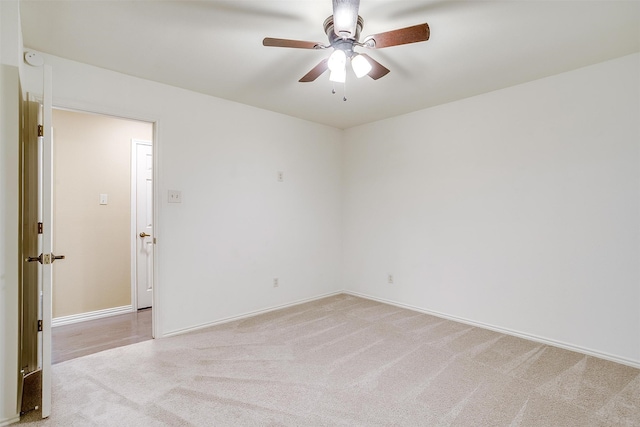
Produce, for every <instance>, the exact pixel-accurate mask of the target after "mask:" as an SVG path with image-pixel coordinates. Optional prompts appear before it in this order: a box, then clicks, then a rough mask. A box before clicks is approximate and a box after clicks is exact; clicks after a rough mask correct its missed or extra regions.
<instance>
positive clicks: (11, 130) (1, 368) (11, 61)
mask: <svg viewBox="0 0 640 427" xmlns="http://www.w3.org/2000/svg"><path fill="white" fill-rule="evenodd" d="M19 23H20V19H19V7H18V2H17V1H14V0H7V1H0V351H1V353H2V357H0V425H3V424H5V423H8V422H11V421H14V420H16V419H17V417H18V408H17V395H16V390H17V385H18V325H19V322H18V277H19V273H18V268H19V265H20V262H19V255H18V212H19V210H18V188H19V115H18V112H19V102H20V78H19V75H20V74H19V71H20V65H19V64H20V47H21V45H22V37H21V33H20V24H19Z"/></svg>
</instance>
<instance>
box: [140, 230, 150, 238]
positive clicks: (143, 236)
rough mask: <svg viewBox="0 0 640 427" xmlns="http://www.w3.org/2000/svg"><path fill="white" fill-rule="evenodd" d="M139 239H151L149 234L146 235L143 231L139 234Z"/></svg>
mask: <svg viewBox="0 0 640 427" xmlns="http://www.w3.org/2000/svg"><path fill="white" fill-rule="evenodd" d="M140 237H142V238H143V239H144V238H145V237H151V234H147V233H145V232H144V231H143V232H142V233H140Z"/></svg>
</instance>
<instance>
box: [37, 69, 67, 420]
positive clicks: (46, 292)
mask: <svg viewBox="0 0 640 427" xmlns="http://www.w3.org/2000/svg"><path fill="white" fill-rule="evenodd" d="M43 71H44V79H43V80H44V85H43V96H42V98H43V101H42V104H43V123H44V129H43V131H44V132H43V133H44V135H43V140H42V222H43V231H42V253H43V254H44V257H45V260H44V262H43V263H42V418H46V417H48V416H49V415H50V414H51V320H52V318H53V315H52V305H51V304H52V301H51V291H52V290H51V288H52V285H53V262H54V261H55V260H56V258H64V256H59V257H56V256H55V255H54V254H53V135H52V129H53V128H52V115H53V113H52V103H51V98H52V77H51V75H52V72H51V66H50V65H45V66H44V70H43ZM47 255H49V259H48V260H47ZM47 261H48V262H47Z"/></svg>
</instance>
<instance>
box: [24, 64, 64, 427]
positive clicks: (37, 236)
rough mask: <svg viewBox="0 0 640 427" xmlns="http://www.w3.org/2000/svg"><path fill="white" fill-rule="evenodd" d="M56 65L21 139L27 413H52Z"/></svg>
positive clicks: (32, 102)
mask: <svg viewBox="0 0 640 427" xmlns="http://www.w3.org/2000/svg"><path fill="white" fill-rule="evenodd" d="M51 74H52V73H51V66H48V65H45V66H44V67H43V75H44V77H43V79H44V86H43V94H42V96H41V97H38V96H33V95H29V96H28V98H27V101H26V103H25V106H24V109H23V120H24V121H25V123H24V124H25V131H24V134H23V139H22V144H23V146H22V169H23V177H22V179H23V181H22V215H23V216H22V245H21V247H22V258H23V268H22V277H23V283H22V287H21V288H22V292H21V305H22V307H21V314H22V315H21V352H20V367H21V372H22V378H23V381H22V383H21V385H22V386H23V387H22V389H21V393H20V397H21V407H22V411H23V412H24V411H28V410H32V409H36V408H37V407H38V406H40V407H41V410H42V417H43V418H46V417H48V416H49V415H50V414H51V317H52V314H51V287H52V277H53V276H52V272H53V263H54V261H55V260H57V259H64V256H56V255H54V254H53V138H52V134H51V133H52V130H51V129H52V128H51V120H52V109H51V94H52V93H51V83H52V77H51Z"/></svg>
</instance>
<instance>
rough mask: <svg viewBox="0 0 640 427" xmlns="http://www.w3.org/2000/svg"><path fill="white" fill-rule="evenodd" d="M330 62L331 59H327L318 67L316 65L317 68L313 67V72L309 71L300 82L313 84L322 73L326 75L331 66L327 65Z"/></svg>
mask: <svg viewBox="0 0 640 427" xmlns="http://www.w3.org/2000/svg"><path fill="white" fill-rule="evenodd" d="M328 62H329V58H325V59H323V60H322V61H320V63H319V64H318V65H316V66H315V67H313V68H312V69H311V71H309V72H308V73H307V74H305V75H304V76H303V77H302V78H301V79H300V80H298V81H299V82H302V83H306V82H312V81H314V80H315V79H317V78H318V77H320V75H321V74H322V73H324V72H325V71H327V69H328V68H329V66H328V65H327V63H328Z"/></svg>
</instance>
